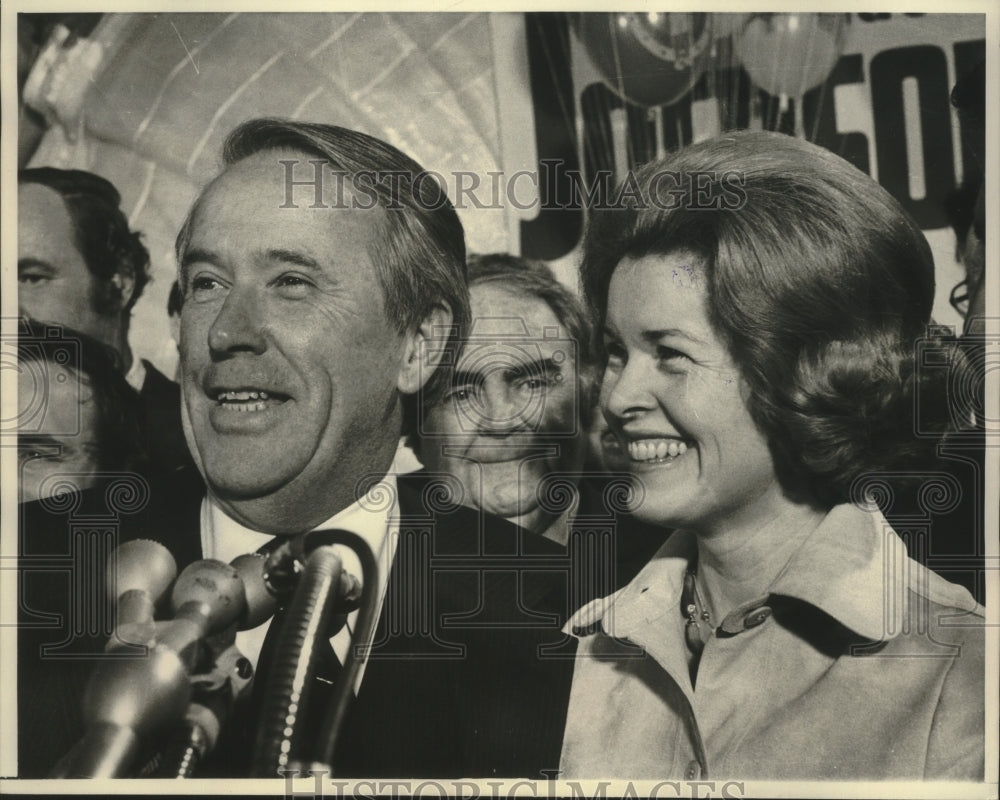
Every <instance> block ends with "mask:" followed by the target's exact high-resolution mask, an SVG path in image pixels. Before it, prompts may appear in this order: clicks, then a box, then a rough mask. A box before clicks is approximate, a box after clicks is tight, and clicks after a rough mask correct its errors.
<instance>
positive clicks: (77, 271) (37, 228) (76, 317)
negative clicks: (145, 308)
mask: <svg viewBox="0 0 1000 800" xmlns="http://www.w3.org/2000/svg"><path fill="white" fill-rule="evenodd" d="M17 203H18V206H17V213H18V221H17V275H18V294H17V302H18V307H19V309H20V313H21V314H22V315H24V316H28V317H32V318H33V319H36V320H39V321H42V322H55V323H59V324H60V325H68V326H69V327H71V328H74V329H76V330H78V331H80V332H81V333H86V334H89V335H90V336H93V337H94V338H95V339H97V340H99V341H102V342H108V343H111V342H114V341H115V339H114V337H113V336H111V334H112V333H113V332H116V331H117V328H118V325H119V323H118V319H117V317H116V316H115V315H111V316H110V317H109V316H107V315H104V314H100V313H98V312H97V311H96V310H95V308H94V298H95V292H96V290H97V288H98V287H97V282H96V279H95V278H94V275H93V273H92V272H91V271H90V270H89V269H88V268H87V264H86V262H85V261H84V260H83V256H82V255H80V252H79V251H78V250H77V246H76V235H75V233H74V231H73V222H72V220H71V219H70V216H69V212H68V211H67V210H66V206H65V205H64V204H63V200H62V198H61V197H60V196H59V194H58V193H56V192H55V191H53V190H52V189H49V188H48V187H47V186H41V185H39V184H36V183H27V184H24V185H22V186H19V187H18V191H17ZM109 337H110V338H109Z"/></svg>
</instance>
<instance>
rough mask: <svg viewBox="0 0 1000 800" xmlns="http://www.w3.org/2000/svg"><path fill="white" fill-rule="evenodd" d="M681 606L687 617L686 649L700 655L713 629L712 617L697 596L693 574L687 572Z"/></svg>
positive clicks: (685, 630)
mask: <svg viewBox="0 0 1000 800" xmlns="http://www.w3.org/2000/svg"><path fill="white" fill-rule="evenodd" d="M681 606H682V607H683V609H684V613H685V614H686V615H687V623H686V624H685V625H684V640H685V641H686V642H687V646H688V649H689V650H690V651H691V652H692V653H695V654H696V655H700V654H701V651H702V650H704V649H705V642H707V641H708V640H709V639H710V638H711V637H712V634H713V633H714V632H715V629H714V628H713V627H712V617H711V615H710V614H709V613H708V609H706V608H705V606H704V605H703V604H702V602H701V598H700V597H699V596H698V584H697V583H696V581H695V573H694V572H692V571H691V570H688V571H687V572H685V573H684V590H683V591H682V592H681Z"/></svg>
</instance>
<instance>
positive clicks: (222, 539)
mask: <svg viewBox="0 0 1000 800" xmlns="http://www.w3.org/2000/svg"><path fill="white" fill-rule="evenodd" d="M394 468H395V464H393V466H392V467H390V471H389V473H388V474H387V475H386V476H385V477H384V478H383V479H382V480H381V481H380V482H379V483H377V484H375V485H374V486H373V487H372V488H371V489H369V491H368V493H367V494H366V495H365V496H364V497H362V498H361V499H360V500H358V501H356V502H354V503H352V504H351V505H349V506H348V507H347V508H345V509H343V510H341V511H339V512H338V513H336V514H334V515H333V516H332V517H331V518H330V519H328V520H327V521H326V522H324V523H323V524H322V525H318V526H317V527H316V528H314V530H321V529H331V528H338V529H340V530H347V531H351V532H352V533H356V534H357V535H358V536H360V537H361V538H362V539H364V540H365V541H366V542H367V543H368V544H369V545H370V546H371V549H372V553H374V554H375V560H376V563H377V565H378V588H377V592H378V594H377V595H376V603H377V605H376V609H375V619H376V620H377V619H378V617H379V614H380V612H381V610H382V603H383V601H384V600H385V591H386V587H387V585H388V580H389V568H390V567H391V566H392V560H393V558H394V557H395V554H396V543H397V540H398V534H399V530H398V527H397V526H396V522H395V521H396V520H397V519H398V516H399V515H398V511H397V508H398V502H397V499H396V475H395V469H394ZM273 538H274V535H273V534H269V533H261V532H260V531H255V530H252V529H251V528H247V527H245V526H244V525H241V524H240V523H239V522H236V521H235V520H233V519H232V518H231V517H229V516H227V515H226V513H225V512H224V511H223V510H222V509H221V508H220V507H219V504H218V502H217V501H216V500H215V498H214V497H213V496H212V495H211V494H209V495H207V496H206V497H205V499H204V500H203V501H202V504H201V549H202V553H203V555H204V557H205V558H215V559H218V560H219V561H224V562H226V563H229V562H231V561H232V560H233V559H234V558H236V557H237V556H241V555H244V554H245V553H253V552H256V551H257V550H258V549H260V548H261V547H262V546H264V545H265V544H267V543H268V542H270V541H271V540H272V539H273ZM334 547H335V548H336V551H337V555H338V556H340V558H341V561H342V563H343V568H344V570H345V571H346V572H348V573H350V574H352V575H354V576H355V577H357V578H358V580H359V581H360V580H361V562H360V561H359V559H358V557H357V555H356V554H355V553H354V551H353V550H351V549H350V548H349V547H345V546H342V545H334ZM357 617H358V612H357V611H352V612H351V613H350V614H349V615H348V617H347V625H345V626H344V628H342V629H341V630H340V631H339V632H337V634H336V635H334V636H333V638H332V639H331V640H330V644H331V645H332V647H333V650H334V652H335V653H336V654H337V658H339V659H340V662H341V663H342V664H343V663H345V661H346V659H347V654H348V651H349V648H350V646H351V636H352V632H353V631H354V628H355V625H356V624H357ZM268 625H270V620H268V621H266V622H264V623H262V624H260V625H258V626H257V627H256V628H253V629H252V630H248V631H239V632H237V634H236V646H237V648H238V649H239V651H240V652H241V653H242V654H243V655H244V656H246V657H247V658H248V659H249V660H250V661H251V663H253V664H254V666H255V667H256V664H257V661H258V659H259V658H260V651H261V647H262V646H263V644H264V637H265V636H266V634H267V629H268ZM374 636H375V630H374V628H373V629H372V631H371V635H370V636H369V639H368V641H367V642H366V643H365V644H367V645H369V646H371V644H372V640H373V639H374ZM363 675H364V665H362V669H361V671H360V672H359V674H358V682H357V684H356V685H355V687H354V691H355V692H357V690H358V687H359V686H360V684H361V678H362V677H363Z"/></svg>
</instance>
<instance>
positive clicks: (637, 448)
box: [628, 439, 688, 462]
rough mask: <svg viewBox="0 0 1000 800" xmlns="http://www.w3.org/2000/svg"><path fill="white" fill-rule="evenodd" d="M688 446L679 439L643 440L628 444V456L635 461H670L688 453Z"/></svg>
mask: <svg viewBox="0 0 1000 800" xmlns="http://www.w3.org/2000/svg"><path fill="white" fill-rule="evenodd" d="M687 449H688V448H687V444H686V443H685V442H682V441H680V440H679V439H643V440H641V441H638V442H629V443H628V455H629V458H631V459H632V460H633V461H651V462H656V461H669V460H671V459H674V458H677V457H678V456H682V455H684V454H685V453H686V452H687Z"/></svg>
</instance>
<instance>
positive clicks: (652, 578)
mask: <svg viewBox="0 0 1000 800" xmlns="http://www.w3.org/2000/svg"><path fill="white" fill-rule="evenodd" d="M694 554H695V541H694V537H693V536H691V535H689V534H686V533H683V532H679V533H676V534H674V535H673V536H672V537H671V538H670V539H668V540H667V542H666V543H665V544H664V545H663V547H662V548H661V549H660V551H659V552H658V554H657V555H656V556H655V557H654V559H653V560H652V561H651V562H650V563H649V564H648V565H647V567H646V568H645V569H644V570H643V571H642V572H640V573H639V575H637V576H636V578H635V579H634V580H633V581H632V582H631V583H630V584H629V585H628V586H626V587H625V588H624V589H622V590H620V591H619V592H617V593H616V594H614V595H612V596H611V597H609V598H604V599H603V600H596V601H594V602H592V603H590V604H588V605H587V606H584V607H583V608H582V609H580V611H578V612H577V613H576V614H575V615H574V617H573V618H572V619H571V620H570V621H569V623H567V628H566V629H567V630H568V631H570V632H572V633H573V634H574V635H576V636H578V638H579V639H580V644H579V651H578V659H579V660H578V661H577V663H576V669H575V673H574V676H573V686H572V691H571V696H570V706H569V715H568V719H567V727H566V734H565V738H564V742H563V751H562V760H561V767H562V777H564V778H631V779H638V778H647V779H686V780H695V779H700V780H704V779H719V778H739V779H758V780H783V779H797V780H830V779H840V780H871V779H897V780H902V779H952V780H982V779H983V769H984V752H983V751H984V735H985V728H984V726H985V720H984V691H985V688H984V669H985V665H984V657H985V652H984V647H985V645H984V633H985V631H984V611H983V608H982V607H981V606H978V605H977V604H976V602H975V601H974V600H973V598H972V596H971V595H970V594H969V592H968V591H967V590H966V589H964V588H962V587H960V586H957V585H955V584H951V583H948V582H947V581H945V580H944V579H942V578H940V577H939V576H937V575H936V574H934V573H932V572H931V571H929V570H928V569H926V568H925V567H923V566H921V565H920V564H918V563H916V562H915V561H912V560H911V559H910V558H909V557H908V556H907V553H906V548H905V545H904V544H903V541H902V540H901V539H900V538H899V536H898V535H897V534H896V533H895V532H894V531H893V530H892V528H891V527H890V526H889V524H888V523H887V522H886V521H885V519H884V518H883V517H882V515H881V514H879V513H877V512H870V511H864V510H861V509H859V508H856V507H854V506H851V505H842V506H837V507H836V508H834V509H833V510H832V511H830V512H829V513H828V514H827V516H826V517H825V518H824V520H823V522H822V523H821V524H820V525H819V527H818V528H817V529H816V530H815V531H814V532H813V533H812V534H811V535H810V536H809V537H808V538H807V539H806V541H805V542H804V543H803V545H802V546H801V547H800V548H799V550H798V551H797V552H796V553H795V555H794V556H793V557H792V559H791V560H790V561H789V563H788V565H787V567H786V568H785V569H784V570H783V571H782V572H781V573H780V574H779V575H778V577H777V578H776V579H775V580H774V582H773V584H772V586H771V588H770V591H769V592H768V594H767V595H765V596H763V597H761V598H760V599H759V600H757V601H755V602H751V603H747V604H745V605H743V606H741V607H740V608H738V609H736V610H735V611H734V612H732V613H731V614H729V615H728V616H727V617H726V619H725V620H723V622H722V624H721V625H720V626H719V628H718V629H717V630H716V633H715V635H713V637H712V638H711V639H710V640H709V641H708V642H707V644H706V645H705V649H704V652H703V653H702V656H701V662H700V665H699V667H698V672H697V676H696V688H692V685H691V679H690V676H689V671H688V662H687V651H686V646H685V640H684V623H685V618H684V616H683V614H682V613H681V587H682V582H683V577H684V573H685V571H686V570H687V567H688V564H689V562H690V559H691V558H692V556H693V555H694Z"/></svg>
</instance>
